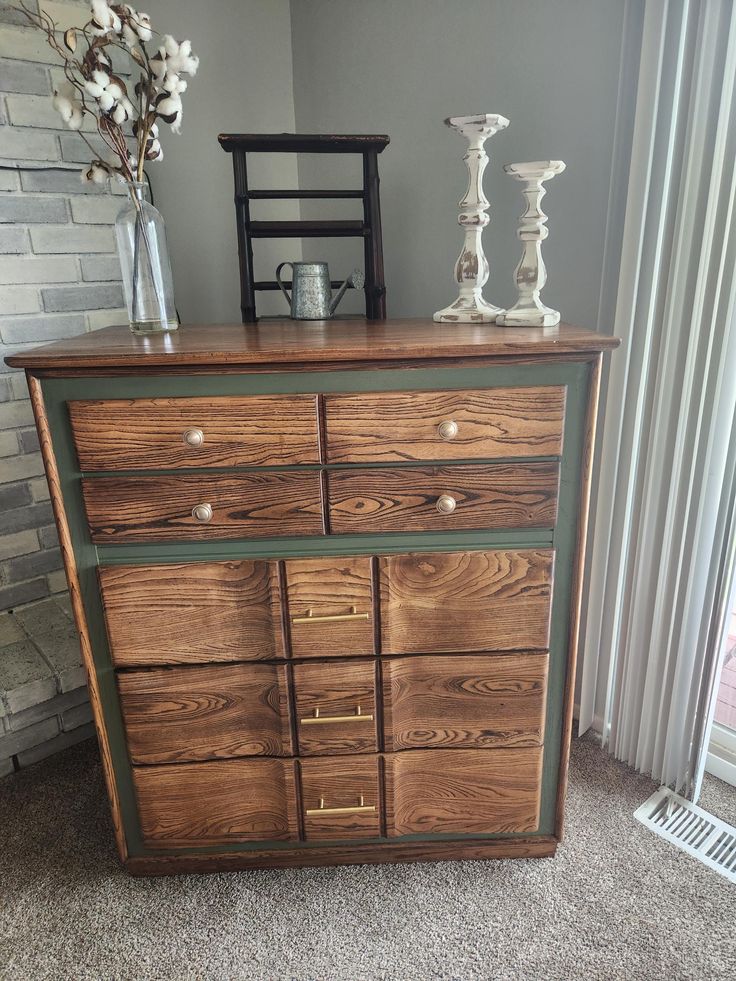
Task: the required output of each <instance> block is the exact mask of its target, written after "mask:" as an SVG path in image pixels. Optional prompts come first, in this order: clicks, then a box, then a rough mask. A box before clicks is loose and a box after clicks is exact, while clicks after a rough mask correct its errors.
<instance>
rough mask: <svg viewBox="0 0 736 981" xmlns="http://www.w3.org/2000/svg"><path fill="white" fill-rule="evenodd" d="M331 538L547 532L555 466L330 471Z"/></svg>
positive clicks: (553, 509) (556, 485) (554, 496)
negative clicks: (473, 530)
mask: <svg viewBox="0 0 736 981" xmlns="http://www.w3.org/2000/svg"><path fill="white" fill-rule="evenodd" d="M328 479H329V507H330V528H331V530H332V531H333V532H335V533H336V534H346V533H349V532H382V531H434V530H437V531H453V530H457V529H461V528H552V527H554V524H555V521H556V520H557V495H558V488H559V481H560V472H559V464H557V463H515V464H500V463H497V464H486V465H485V466H462V465H460V466H454V467H453V466H447V467H410V468H405V469H384V468H380V469H370V470H337V471H332V472H330V474H329V478H328Z"/></svg>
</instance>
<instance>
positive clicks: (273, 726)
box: [118, 664, 292, 763]
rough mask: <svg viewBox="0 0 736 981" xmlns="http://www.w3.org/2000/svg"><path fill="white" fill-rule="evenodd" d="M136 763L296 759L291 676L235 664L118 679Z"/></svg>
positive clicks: (268, 668) (263, 667)
mask: <svg viewBox="0 0 736 981" xmlns="http://www.w3.org/2000/svg"><path fill="white" fill-rule="evenodd" d="M118 691H119V693H120V707H121V710H122V713H123V722H124V723H125V731H126V734H127V738H128V751H129V753H130V758H131V760H132V761H133V763H182V762H187V761H196V760H208V759H217V758H230V757H237V756H288V755H290V754H291V753H292V745H291V732H290V725H289V701H288V686H287V681H286V668H285V667H283V666H278V665H273V664H235V665H214V666H207V667H187V668H163V669H159V670H151V671H134V672H130V673H125V674H119V675H118Z"/></svg>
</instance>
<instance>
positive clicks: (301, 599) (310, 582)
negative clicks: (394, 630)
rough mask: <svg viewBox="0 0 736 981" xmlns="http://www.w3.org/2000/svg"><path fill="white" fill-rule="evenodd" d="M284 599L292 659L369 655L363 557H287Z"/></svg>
mask: <svg viewBox="0 0 736 981" xmlns="http://www.w3.org/2000/svg"><path fill="white" fill-rule="evenodd" d="M286 595H287V606H288V615H289V629H290V634H291V652H292V654H293V655H294V657H339V656H343V657H347V656H349V655H360V654H372V653H373V589H372V584H371V560H370V558H369V557H368V556H359V557H357V558H339V557H338V558H329V559H321V558H317V559H287V561H286Z"/></svg>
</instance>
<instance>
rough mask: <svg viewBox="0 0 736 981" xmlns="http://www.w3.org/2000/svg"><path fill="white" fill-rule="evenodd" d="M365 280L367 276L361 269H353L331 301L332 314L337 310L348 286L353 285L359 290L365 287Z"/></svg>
mask: <svg viewBox="0 0 736 981" xmlns="http://www.w3.org/2000/svg"><path fill="white" fill-rule="evenodd" d="M364 282H365V277H364V276H363V273H362V272H361V271H360V270H359V269H353V271H352V272H351V273H350V275H349V276H348V278H347V279H346V280H345V282H344V283H343V284H342V286H341V287H340V289H339V290H338V291H337V293H335V295H334V296H333V298H332V301H331V302H330V316H332V314H333V313H334V312H335V310H337V305H338V303H339V302H340V300H341V299H342V298H343V296H345V291H346V290H347V289H348V287H350V286H352V287H353V289H356V290H359V289H362V288H363V284H364Z"/></svg>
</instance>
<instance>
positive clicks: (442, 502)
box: [435, 494, 457, 514]
mask: <svg viewBox="0 0 736 981" xmlns="http://www.w3.org/2000/svg"><path fill="white" fill-rule="evenodd" d="M435 507H436V508H437V510H438V511H439V513H440V514H452V512H453V511H454V510H455V508H456V507H457V501H456V500H455V498H454V497H452V496H451V495H450V494H440V496H439V497H438V498H437V503H436V504H435Z"/></svg>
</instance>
